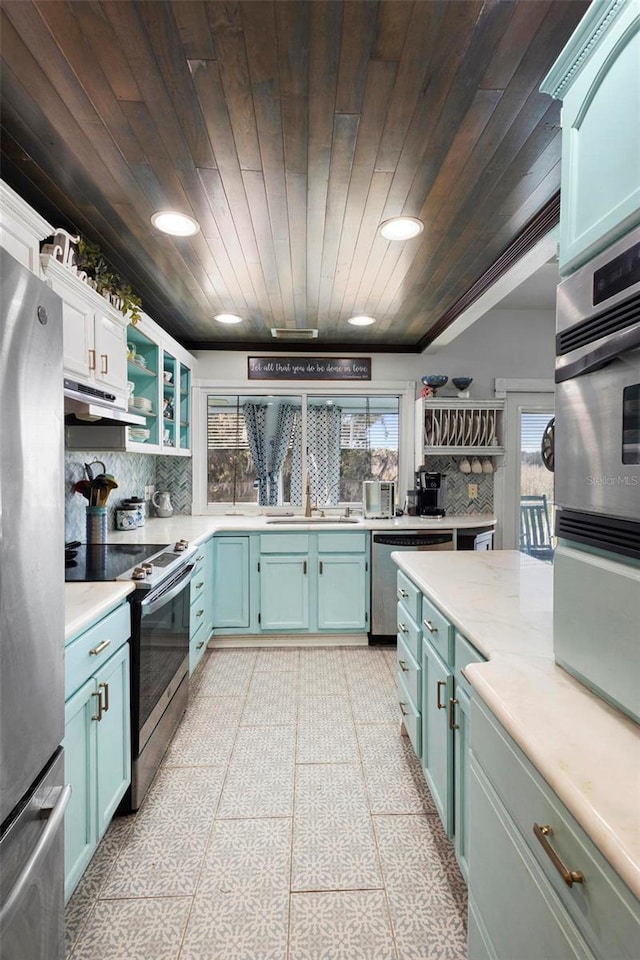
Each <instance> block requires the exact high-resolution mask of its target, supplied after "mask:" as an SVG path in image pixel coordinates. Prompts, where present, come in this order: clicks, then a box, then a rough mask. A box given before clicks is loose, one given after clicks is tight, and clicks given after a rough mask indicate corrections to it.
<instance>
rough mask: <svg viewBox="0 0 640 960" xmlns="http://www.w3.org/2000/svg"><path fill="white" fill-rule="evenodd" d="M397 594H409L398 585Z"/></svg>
mask: <svg viewBox="0 0 640 960" xmlns="http://www.w3.org/2000/svg"><path fill="white" fill-rule="evenodd" d="M398 594H399V596H401V597H408V596H409V594H408V593H407V591H406V590H403V589H402V587H398Z"/></svg>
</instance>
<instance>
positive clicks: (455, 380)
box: [451, 377, 473, 391]
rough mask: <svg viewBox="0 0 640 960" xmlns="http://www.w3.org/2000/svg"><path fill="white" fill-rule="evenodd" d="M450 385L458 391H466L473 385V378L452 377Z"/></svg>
mask: <svg viewBox="0 0 640 960" xmlns="http://www.w3.org/2000/svg"><path fill="white" fill-rule="evenodd" d="M451 383H452V384H453V385H454V387H456V388H457V389H458V390H460V391H462V390H467V389H468V387H470V386H471V384H472V383H473V377H452V378H451Z"/></svg>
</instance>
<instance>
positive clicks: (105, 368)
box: [100, 353, 109, 373]
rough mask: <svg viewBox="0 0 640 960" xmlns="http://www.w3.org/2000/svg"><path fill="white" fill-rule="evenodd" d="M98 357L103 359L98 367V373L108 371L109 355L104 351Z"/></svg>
mask: <svg viewBox="0 0 640 960" xmlns="http://www.w3.org/2000/svg"><path fill="white" fill-rule="evenodd" d="M100 359H101V360H102V361H103V363H102V365H101V367H100V373H109V357H108V355H107V354H106V353H101V354H100Z"/></svg>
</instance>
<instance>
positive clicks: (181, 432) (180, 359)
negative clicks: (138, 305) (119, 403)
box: [126, 317, 193, 456]
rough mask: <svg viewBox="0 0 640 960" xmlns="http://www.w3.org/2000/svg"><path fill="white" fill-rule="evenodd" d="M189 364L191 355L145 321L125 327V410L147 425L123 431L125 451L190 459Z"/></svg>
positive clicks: (154, 325)
mask: <svg viewBox="0 0 640 960" xmlns="http://www.w3.org/2000/svg"><path fill="white" fill-rule="evenodd" d="M192 361H193V358H192V357H191V355H190V354H189V353H187V351H186V350H183V348H182V347H181V346H180V345H179V344H178V343H176V341H175V340H172V339H171V338H169V337H168V336H167V335H166V334H165V333H164V331H162V330H161V328H160V327H158V326H157V324H155V323H154V322H153V321H152V320H149V318H147V317H143V319H142V320H141V321H140V322H139V323H137V324H135V325H134V324H130V325H129V327H128V329H127V374H128V391H129V398H128V402H129V410H130V411H131V412H132V413H135V414H137V415H139V416H142V417H144V418H145V421H146V422H145V424H144V426H135V427H133V426H132V427H127V441H126V449H127V450H132V451H138V452H140V453H162V454H165V455H175V456H190V455H191V368H192Z"/></svg>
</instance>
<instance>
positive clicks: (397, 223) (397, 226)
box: [380, 217, 424, 240]
mask: <svg viewBox="0 0 640 960" xmlns="http://www.w3.org/2000/svg"><path fill="white" fill-rule="evenodd" d="M423 230H424V223H423V222H422V220H418V218H417V217H392V219H391V220H385V221H384V223H381V224H380V233H381V234H382V236H383V237H384V238H385V240H410V239H411V237H417V236H418V234H419V233H422V231H423Z"/></svg>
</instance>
